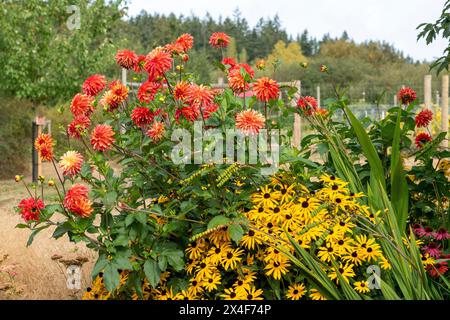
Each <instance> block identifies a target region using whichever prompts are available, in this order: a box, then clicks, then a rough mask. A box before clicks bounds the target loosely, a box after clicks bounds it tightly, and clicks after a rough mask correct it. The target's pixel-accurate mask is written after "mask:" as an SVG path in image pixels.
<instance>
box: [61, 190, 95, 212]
mask: <svg viewBox="0 0 450 320" xmlns="http://www.w3.org/2000/svg"><path fill="white" fill-rule="evenodd" d="M88 193H89V189H88V188H87V187H86V186H84V185H81V184H74V185H73V186H72V188H70V190H69V191H67V193H66V195H65V197H64V201H63V205H64V208H66V209H67V210H70V211H71V212H72V213H74V214H76V215H77V216H80V217H83V218H86V217H89V216H90V215H91V214H92V212H93V211H94V210H93V208H92V202H91V201H90V200H89V198H88Z"/></svg>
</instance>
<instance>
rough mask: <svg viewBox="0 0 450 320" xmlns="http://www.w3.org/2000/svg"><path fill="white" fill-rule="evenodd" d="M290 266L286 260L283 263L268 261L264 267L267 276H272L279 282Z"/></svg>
mask: <svg viewBox="0 0 450 320" xmlns="http://www.w3.org/2000/svg"><path fill="white" fill-rule="evenodd" d="M289 266H290V264H289V262H287V261H286V260H283V261H280V262H279V261H273V260H272V261H270V262H269V263H267V265H266V266H265V267H264V270H267V271H266V273H265V274H266V275H267V276H272V278H274V279H275V280H280V279H281V276H282V275H285V274H286V273H287V272H288V267H289Z"/></svg>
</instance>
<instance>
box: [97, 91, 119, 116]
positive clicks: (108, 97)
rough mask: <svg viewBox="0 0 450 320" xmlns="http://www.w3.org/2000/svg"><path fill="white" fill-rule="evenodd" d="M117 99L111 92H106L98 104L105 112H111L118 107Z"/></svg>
mask: <svg viewBox="0 0 450 320" xmlns="http://www.w3.org/2000/svg"><path fill="white" fill-rule="evenodd" d="M117 101H118V98H117V97H116V96H115V95H114V93H113V92H112V91H111V90H108V91H106V92H105V93H104V94H103V96H102V98H101V99H100V101H99V102H98V103H99V104H100V105H101V106H102V107H103V108H104V109H106V111H109V112H112V111H114V110H116V109H117V108H118V107H119V103H118V102H117Z"/></svg>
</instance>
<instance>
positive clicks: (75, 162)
mask: <svg viewBox="0 0 450 320" xmlns="http://www.w3.org/2000/svg"><path fill="white" fill-rule="evenodd" d="M82 164H83V156H82V155H81V153H79V152H78V151H67V152H66V153H64V154H63V155H62V156H61V159H60V161H59V165H60V166H61V168H62V169H63V174H64V175H65V176H73V175H76V174H78V173H79V172H80V171H81V165H82Z"/></svg>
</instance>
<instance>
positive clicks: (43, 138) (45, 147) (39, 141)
mask: <svg viewBox="0 0 450 320" xmlns="http://www.w3.org/2000/svg"><path fill="white" fill-rule="evenodd" d="M53 145H54V142H53V139H52V137H51V136H50V135H49V134H46V133H41V134H40V135H39V136H38V137H37V138H36V140H35V141H34V147H35V148H36V151H37V152H38V154H39V157H40V158H41V160H42V161H52V159H53Z"/></svg>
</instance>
